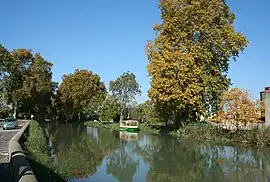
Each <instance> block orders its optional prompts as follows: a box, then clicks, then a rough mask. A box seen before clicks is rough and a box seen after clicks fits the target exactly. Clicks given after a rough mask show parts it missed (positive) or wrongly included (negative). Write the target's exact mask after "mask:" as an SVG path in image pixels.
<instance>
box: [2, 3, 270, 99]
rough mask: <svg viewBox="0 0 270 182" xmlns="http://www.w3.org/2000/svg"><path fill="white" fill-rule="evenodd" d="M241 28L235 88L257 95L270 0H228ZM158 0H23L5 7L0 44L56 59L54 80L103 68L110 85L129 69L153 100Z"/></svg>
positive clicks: (268, 64) (267, 79) (265, 80)
mask: <svg viewBox="0 0 270 182" xmlns="http://www.w3.org/2000/svg"><path fill="white" fill-rule="evenodd" d="M228 4H229V6H230V8H231V10H232V11H233V12H234V13H235V14H236V22H235V27H236V30H237V31H241V32H242V33H243V34H244V35H246V36H247V37H248V39H249V41H250V44H249V46H248V48H247V49H246V50H245V51H244V54H242V55H240V57H239V58H238V59H237V62H232V64H231V68H230V71H229V76H230V77H231V79H232V82H233V86H234V87H240V88H246V89H249V90H250V91H251V93H252V96H253V98H258V97H259V91H261V90H262V89H263V88H264V86H266V85H270V74H269V73H270V72H269V69H270V59H269V56H268V53H269V52H270V37H269V33H270V20H269V18H270V11H268V9H269V7H270V1H268V0H260V1H257V2H255V1H253V0H237V1H235V0H228ZM157 5H158V0H136V1H126V0H115V1H110V0H106V1H105V0H98V1H94V0H80V1H74V0H57V1H55V0H46V1H44V0H24V1H21V0H17V1H2V2H1V6H0V12H1V27H0V43H1V44H3V45H4V46H5V47H7V48H8V49H10V50H11V49H14V48H31V49H32V50H33V51H34V52H40V53H41V55H42V56H43V57H45V58H46V59H47V60H49V61H51V62H52V63H53V64H54V67H53V73H54V76H53V79H54V80H55V81H58V82H60V81H61V76H62V75H63V74H68V73H72V72H73V71H74V70H75V69H76V68H78V69H89V70H92V71H93V72H95V73H98V74H99V75H100V76H101V78H102V80H103V81H104V82H105V83H106V84H108V83H109V81H110V80H113V79H116V78H117V77H118V76H119V75H120V74H122V73H123V72H124V71H131V72H133V73H135V75H136V76H137V80H138V82H139V84H140V85H141V88H142V91H143V93H142V96H141V97H139V98H138V99H139V101H143V100H146V99H147V90H148V88H149V78H148V76H147V71H146V65H147V63H148V61H147V58H146V56H145V43H146V41H147V40H149V39H153V38H154V36H155V34H154V32H153V30H152V26H153V25H154V24H155V23H157V22H159V21H160V13H159V10H158V8H157Z"/></svg>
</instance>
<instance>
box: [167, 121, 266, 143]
mask: <svg viewBox="0 0 270 182" xmlns="http://www.w3.org/2000/svg"><path fill="white" fill-rule="evenodd" d="M171 134H172V135H174V136H176V137H178V138H179V139H182V138H185V139H195V140H212V141H218V142H233V143H245V144H250V145H255V146H266V147H269V146H270V127H265V126H261V127H256V128H253V129H250V130H236V131H232V130H227V129H224V128H222V127H218V126H214V125H211V124H209V123H191V124H188V125H186V126H184V127H182V128H180V129H179V130H177V131H174V132H172V133H171Z"/></svg>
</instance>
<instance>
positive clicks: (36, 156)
mask: <svg viewBox="0 0 270 182" xmlns="http://www.w3.org/2000/svg"><path fill="white" fill-rule="evenodd" d="M21 145H22V146H23V148H24V150H25V151H26V154H27V156H28V158H29V162H30V165H31V167H32V168H33V171H34V173H35V175H36V177H37V179H38V181H41V182H42V181H44V182H45V181H46V182H47V181H66V179H67V175H65V173H64V172H63V171H61V170H60V168H58V167H57V166H55V165H54V163H53V161H52V159H51V157H50V155H49V150H50V149H49V147H48V140H47V138H46V135H45V133H44V131H43V129H42V128H41V127H40V126H39V124H38V122H37V121H31V122H30V125H29V127H28V129H27V136H24V138H22V141H21Z"/></svg>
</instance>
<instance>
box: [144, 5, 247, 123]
mask: <svg viewBox="0 0 270 182" xmlns="http://www.w3.org/2000/svg"><path fill="white" fill-rule="evenodd" d="M159 7H160V9H161V19H162V23H161V24H157V25H155V26H154V30H155V31H156V33H157V37H156V39H155V40H154V41H148V44H147V50H146V51H147V56H148V59H149V64H148V72H149V76H150V77H151V88H150V89H149V92H148V94H149V97H150V98H151V99H152V100H153V101H154V102H155V103H156V104H157V106H158V107H161V108H163V107H165V108H167V110H168V113H169V114H168V115H169V116H171V117H173V118H174V121H175V123H176V127H178V125H179V121H185V122H186V121H194V120H197V119H198V117H199V116H200V115H202V114H207V113H208V112H216V110H217V106H218V103H219V100H220V96H221V94H222V93H223V92H224V91H226V90H227V89H228V87H229V85H230V79H229V78H228V77H227V72H228V68H229V61H230V59H231V58H233V59H236V57H237V56H238V55H239V53H240V52H241V51H243V50H244V48H245V47H246V46H247V44H248V41H247V39H246V38H245V37H244V36H243V35H242V34H241V33H239V32H236V31H235V30H234V27H233V23H234V20H235V15H234V14H233V13H232V12H231V11H230V9H229V7H228V6H227V4H226V3H225V1H224V0H210V1H209V0H194V1H190V0H167V1H165V0H164V1H161V3H160V5H159Z"/></svg>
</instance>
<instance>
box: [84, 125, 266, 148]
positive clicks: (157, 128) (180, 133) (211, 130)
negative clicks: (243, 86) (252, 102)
mask: <svg viewBox="0 0 270 182" xmlns="http://www.w3.org/2000/svg"><path fill="white" fill-rule="evenodd" d="M85 125H86V126H90V127H103V128H107V129H111V130H116V131H119V124H118V123H100V122H92V121H88V122H85ZM140 131H141V132H145V133H148V134H164V133H165V134H170V135H172V136H175V137H177V138H178V139H194V140H211V141H215V142H221V143H224V142H225V143H245V144H250V145H255V146H266V147H269V146H270V127H264V126H261V127H256V128H253V129H250V130H236V131H232V130H227V129H224V128H222V127H218V126H214V125H212V124H209V123H205V122H197V123H191V124H188V125H185V126H183V127H182V128H180V129H178V130H177V131H173V128H172V127H170V126H164V125H162V124H156V125H147V124H140Z"/></svg>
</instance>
